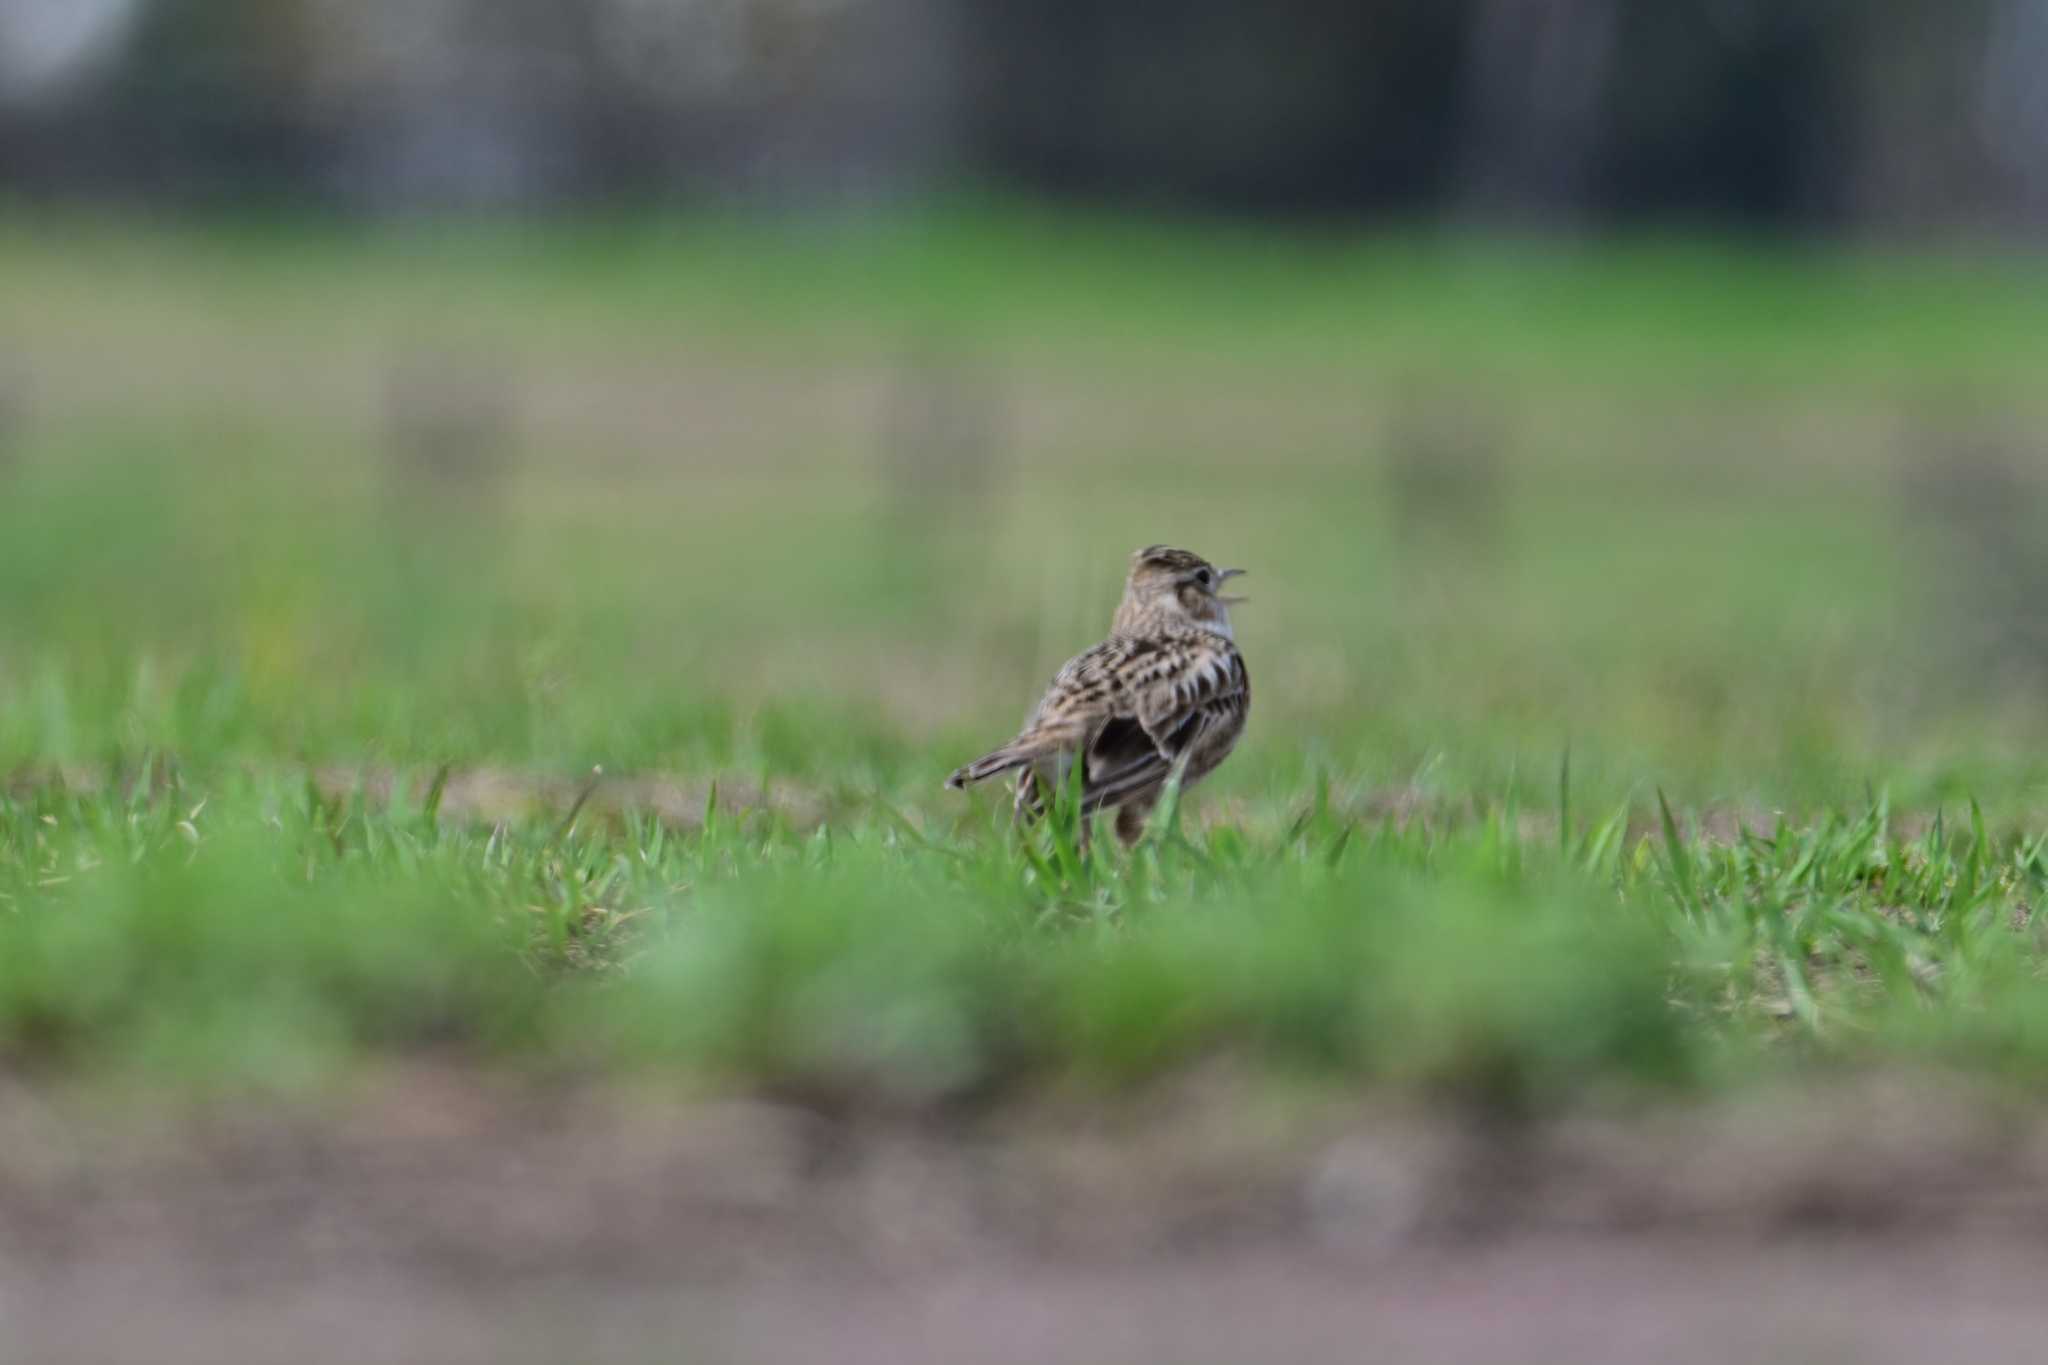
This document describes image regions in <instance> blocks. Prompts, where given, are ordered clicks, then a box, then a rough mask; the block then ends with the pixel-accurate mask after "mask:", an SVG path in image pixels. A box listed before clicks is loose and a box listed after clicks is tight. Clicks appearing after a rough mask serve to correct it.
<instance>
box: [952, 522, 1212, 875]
mask: <svg viewBox="0 0 2048 1365" xmlns="http://www.w3.org/2000/svg"><path fill="white" fill-rule="evenodd" d="M1239 572H1242V571H1241V570H1237V569H1226V570H1218V569H1217V568H1216V567H1215V566H1214V565H1212V564H1210V563H1209V562H1208V561H1207V560H1205V559H1203V558H1201V557H1200V556H1199V555H1194V554H1190V553H1188V552H1187V551H1186V550H1175V549H1170V548H1168V547H1166V546H1164V545H1148V546H1147V547H1145V548H1144V549H1142V550H1139V551H1138V552H1137V553H1135V554H1133V555H1132V556H1131V572H1130V577H1129V578H1128V580H1126V582H1125V585H1124V595H1123V600H1122V602H1121V603H1119V604H1118V606H1117V610H1116V617H1115V620H1114V621H1113V623H1112V624H1111V627H1110V636H1109V638H1108V639H1107V640H1104V641H1103V642H1102V643H1101V644H1099V645H1097V646H1095V648H1093V649H1091V650H1088V651H1087V652H1086V653H1083V654H1080V655H1077V656H1076V657H1074V658H1073V659H1071V660H1069V661H1068V662H1067V665H1066V666H1065V667H1064V668H1062V669H1060V671H1059V673H1058V674H1057V675H1055V676H1054V678H1053V680H1052V685H1051V686H1050V687H1048V688H1047V689H1046V693H1045V696H1044V697H1043V698H1041V699H1040V701H1039V703H1038V706H1037V707H1036V709H1034V710H1033V711H1032V713H1031V718H1030V719H1029V720H1027V721H1026V722H1025V723H1024V729H1023V731H1022V732H1021V733H1019V734H1018V736H1017V737H1016V738H1015V739H1013V740H1011V741H1010V742H1009V743H1008V744H1005V745H1003V746H1002V747H1001V748H999V749H996V750H995V751H993V752H992V753H989V754H987V755H984V756H983V757H981V758H978V759H976V760H975V761H974V762H972V763H970V764H968V765H967V766H966V767H964V768H961V769H960V770H959V771H958V772H956V773H954V774H953V775H952V776H951V777H949V778H947V779H946V785H947V786H949V787H964V786H967V785H968V784H969V783H973V782H980V781H983V780H985V779H987V778H991V777H995V776H997V775H999V774H1002V773H1006V772H1016V773H1017V798H1016V799H1017V810H1018V812H1019V814H1020V815H1031V814H1036V813H1037V812H1038V810H1039V809H1040V807H1041V805H1042V802H1041V799H1040V790H1041V787H1042V785H1043V784H1045V783H1048V782H1051V783H1057V782H1060V781H1062V780H1064V779H1065V777H1066V774H1067V772H1068V770H1069V766H1070V765H1071V763H1072V762H1073V760H1074V757H1075V756H1076V755H1077V754H1078V755H1082V756H1083V765H1082V771H1081V801H1082V809H1083V810H1084V811H1085V812H1086V813H1087V814H1090V815H1092V814H1094V813H1095V812H1097V811H1101V810H1112V809H1113V810H1115V811H1116V812H1117V820H1116V831H1117V836H1118V837H1119V838H1121V839H1122V840H1123V841H1124V842H1125V843H1130V842H1132V841H1133V840H1135V839H1136V838H1137V837H1138V835H1139V834H1140V833H1141V832H1142V831H1143V829H1144V824H1145V816H1146V814H1147V813H1148V812H1149V811H1150V810H1151V809H1152V805H1153V803H1154V802H1155V801H1157V800H1158V798H1159V793H1160V790H1161V788H1163V787H1164V786H1165V784H1166V780H1167V778H1168V776H1169V775H1170V774H1171V772H1172V770H1173V766H1174V764H1175V763H1176V762H1181V763H1184V765H1185V766H1184V768H1183V770H1182V777H1181V785H1182V786H1183V788H1186V787H1189V786H1192V785H1193V784H1194V783H1196V782H1198V781H1200V780H1201V779H1202V778H1204V777H1206V776H1208V774H1209V773H1210V772H1212V771H1213V770H1214V769H1215V767H1216V765H1217V764H1219V763H1221V762H1222V761H1223V760H1224V758H1225V757H1226V756H1228V755H1229V753H1230V750H1231V748H1232V746H1233V745H1235V744H1236V743H1237V739H1238V736H1239V735H1240V734H1242V733H1243V731H1244V723H1245V717H1246V714H1247V713H1248V711H1249V710H1250V707H1251V680H1250V677H1249V676H1248V675H1247V673H1246V672H1245V666H1244V659H1243V656H1241V655H1240V654H1239V653H1238V651H1237V644H1236V642H1235V641H1234V640H1233V638H1232V636H1231V629H1230V611H1229V608H1230V606H1231V605H1232V604H1233V603H1235V602H1238V601H1241V600H1242V599H1240V598H1230V597H1222V596H1219V595H1218V592H1217V590H1218V589H1219V588H1221V587H1222V585H1223V583H1224V582H1225V581H1226V580H1227V579H1229V578H1231V577H1232V576H1234V575H1235V574H1237V573H1239Z"/></svg>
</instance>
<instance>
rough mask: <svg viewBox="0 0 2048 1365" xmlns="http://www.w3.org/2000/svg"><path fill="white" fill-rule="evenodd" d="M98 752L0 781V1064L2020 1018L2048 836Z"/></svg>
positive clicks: (969, 1093) (1770, 1046)
mask: <svg viewBox="0 0 2048 1365" xmlns="http://www.w3.org/2000/svg"><path fill="white" fill-rule="evenodd" d="M130 776H131V777H133V778H135V779H136V780H134V781H133V782H132V783H131V784H129V794H128V795H126V796H123V795H121V794H120V792H119V791H118V790H106V791H101V792H96V793H78V792H70V791H66V790H64V789H63V787H62V786H61V784H57V783H51V784H48V785H46V786H44V787H43V788H42V789H40V790H38V791H37V792H35V793H34V794H33V795H30V796H27V797H25V798H15V799H9V800H7V801H5V802H4V803H0V1039H5V1040H6V1052H7V1055H8V1058H9V1060H10V1061H11V1062H12V1063H14V1064H16V1065H19V1066H25V1067H29V1068H32V1069H43V1068H60V1069H62V1068H84V1069H87V1070H89V1071H93V1072H105V1071H111V1072H113V1073H114V1074H134V1075H137V1076H147V1077H152V1078H155V1079H156V1080H159V1081H161V1080H163V1079H165V1078H166V1077H168V1078H172V1079H188V1080H198V1081H204V1082H210V1083H218V1082H221V1081H224V1080H225V1081H235V1082H246V1081H253V1082H258V1083H263V1084H268V1085H277V1084H283V1085H291V1084H295V1083H311V1082H317V1081H319V1080H321V1079H323V1078H325V1077H328V1076H330V1075H332V1074H334V1071H335V1069H336V1068H339V1067H345V1066H348V1065H351V1064H354V1063H357V1062H360V1061H361V1060H363V1059H365V1058H375V1057H378V1056H389V1055H402V1054H404V1053H407V1052H412V1051H418V1050H423V1049H427V1050H438V1051H441V1052H443V1053H450V1052H452V1053H453V1054H454V1055H457V1056H462V1057H467V1058H469V1059H471V1060H478V1061H485V1060H488V1061H496V1062H501V1063H508V1064H516V1065H521V1066H528V1067H540V1068H562V1067H568V1068H572V1069H576V1068H588V1067H592V1066H596V1067H600V1068H616V1069H621V1070H624V1071H628V1072H630V1071H634V1070H642V1069H654V1070H669V1071H672V1070H673V1069H674V1068H675V1067H677V1066H679V1065H680V1066H681V1067H682V1068H683V1069H684V1074H688V1075H694V1076H699V1077H706V1078H714V1079H717V1078H724V1079H732V1080H736V1081H738V1082H740V1083H747V1084H756V1083H759V1084H768V1085H771V1086H775V1087H779V1088H786V1089H789V1090H793V1091H796V1092H799V1093H807V1094H818V1095H827V1096H836V1097H839V1098H840V1099H843V1100H849V1101H851V1100H858V1099H860V1098H862V1097H865V1098H867V1099H869V1100H873V1101H877V1102H884V1103H914V1104H926V1103H935V1102H941V1101H949V1102H950V1101H959V1100H968V1099H973V1098H976V1097H980V1096H987V1095H990V1094H997V1093H1004V1092H1008V1091H1011V1090H1014V1089H1016V1088H1017V1087H1020V1086H1027V1085H1032V1084H1042V1083H1065V1082H1075V1083H1080V1084H1103V1083H1117V1082H1122V1081H1127V1080H1130V1079H1133V1078H1142V1077H1144V1076H1146V1075H1149V1074H1153V1073H1156V1072H1158V1071H1160V1070H1162V1069H1167V1068H1171V1067H1173V1066H1174V1065H1176V1064H1181V1063H1187V1062H1190V1061H1193V1060H1197V1059H1200V1058H1203V1057H1206V1056H1211V1055H1214V1054H1217V1053H1224V1054H1229V1055H1233V1056H1236V1057H1239V1058H1242V1059H1245V1060H1248V1061H1251V1062H1254V1063H1257V1064H1259V1065H1261V1066H1266V1067H1271V1068H1274V1069H1277V1070H1280V1071H1282V1072H1285V1073H1288V1074H1297V1075H1307V1076H1312V1077H1321V1078H1324V1079H1338V1080H1375V1081H1384V1082H1389V1083H1395V1084H1400V1085H1406V1086H1412V1087H1419V1088H1421V1089H1423V1090H1425V1091H1427V1092H1430V1093H1445V1094H1449V1095H1452V1096H1455V1097H1460V1098H1469V1099H1474V1100H1478V1101H1483V1102H1486V1103H1489V1104H1508V1105H1513V1106H1527V1105H1549V1104H1557V1103H1563V1102H1566V1101H1569V1100H1570V1099H1572V1098H1575V1097H1579V1096H1582V1095H1584V1094H1585V1093H1586V1092H1588V1091H1589V1090H1595V1089H1600V1088H1605V1087H1611V1086H1612V1085H1613V1084H1615V1083H1617V1082H1628V1083H1634V1084H1637V1085H1642V1086H1650V1087H1669V1086H1684V1085H1689V1084H1697V1083H1703V1082H1709V1081H1714V1080H1717V1079H1727V1078H1728V1077H1730V1076H1733V1075H1739V1074H1742V1073H1743V1072H1745V1071H1746V1070H1748V1069H1750V1068H1752V1067H1754V1066H1756V1065H1758V1064H1773V1059H1774V1058H1776V1059H1778V1060H1779V1061H1782V1060H1784V1059H1786V1058H1788V1057H1798V1056H1811V1057H1835V1058H1848V1059H1854V1058H1859V1057H1861V1058H1872V1057H1878V1056H1884V1055H1897V1054H1907V1055H1916V1056H1923V1057H1937V1058H1942V1059H1947V1060H1955V1061H1959V1062H1963V1063H1967V1064H1971V1065H1978V1066H1984V1067H1988V1068H1992V1069H2002V1068H2005V1067H2008V1066H2020V1067H2034V1066H2038V1065H2039V1064H2040V1063H2041V1061H2042V1060H2043V1055H2042V1051H2041V1049H2042V1046H2043V1043H2044V1042H2048V1032H2044V1028H2048V1006H2044V1005H2043V1003H2042V996H2041V990H2040V984H2041V983H2040V981H2039V975H2040V970H2041V962H2042V957H2041V950H2042V938H2041V933H2040V930H2039V927H2038V926H2037V925H2036V923H2035V920H2034V916H2033V912H2032V908H2031V907H2032V905H2033V903H2034V902H2035V901H2037V900H2038V898H2039V896H2040V894H2041V891H2042V889H2043V887H2044V885H2048V856H2044V844H2048V839H2044V838H2042V837H2039V836H2036V837H2034V838H2031V839H2020V838H2015V837H2005V838H1996V837H1993V836H1991V835H1990V834H1988V833H1987V832H1986V830H1985V829H1984V827H1983V825H1982V824H1981V821H1980V820H1978V819H1977V818H1976V817H1975V813H1974V812H1957V813H1955V816H1956V818H1954V819H1947V818H1942V819H1937V820H1936V821H1935V822H1934V823H1932V824H1929V825H1928V826H1927V827H1926V828H1925V829H1923V830H1920V831H1918V832H1908V831H1905V830H1903V829H1901V828H1900V827H1899V823H1898V822H1896V821H1894V820H1893V819H1892V818H1891V816H1890V814H1889V812H1888V811H1887V809H1886V807H1885V806H1884V805H1883V804H1882V803H1881V802H1880V803H1879V804H1878V805H1876V806H1874V807H1872V808H1870V809H1868V810H1866V811H1864V812H1862V813H1860V814H1857V815H1854V816H1849V817H1841V818H1830V819H1827V820H1824V821H1821V822H1819V823H1817V824H1813V825H1809V826H1804V827H1797V826H1790V827H1785V828H1782V829H1779V830H1775V831H1768V832H1766V831H1742V832H1739V833H1738V834H1736V835H1735V836H1734V837H1732V838H1706V837H1703V836H1700V835H1698V834H1695V833H1692V832H1689V831H1688V830H1687V829H1685V828H1684V822H1683V821H1682V820H1681V819H1680V818H1679V817H1677V816H1675V815H1670V816H1667V817H1666V820H1665V824H1664V828H1663V829H1662V830H1661V831H1658V832H1650V831H1645V830H1641V829H1634V828H1631V825H1630V811H1629V810H1628V809H1627V808H1617V809H1615V810H1613V811H1612V812H1606V813H1602V814H1601V815H1600V816H1599V817H1598V818H1593V819H1587V820H1584V821H1583V822H1581V821H1574V822H1572V823H1571V824H1569V825H1567V826H1559V825H1558V824H1557V823H1556V821H1555V814H1556V812H1555V811H1549V812H1541V813H1535V812H1525V811H1518V810H1517V809H1516V808H1514V807H1513V806H1512V805H1508V804H1498V805H1492V806H1489V807H1488V808H1487V809H1485V810H1484V811H1483V812H1479V813H1474V814H1468V815H1466V816H1464V817H1462V818H1456V819H1448V820H1446V819H1442V818H1429V817H1425V816H1420V815H1418V816H1416V817H1414V818H1411V819H1407V820H1405V821H1404V820H1401V819H1399V818H1396V817H1393V816H1387V817H1383V818H1380V819H1368V820H1360V819H1357V818H1355V817H1353V816H1349V815H1347V814H1345V813H1344V812H1343V811H1342V809H1341V804H1340V802H1339V801H1336V800H1332V799H1331V798H1330V796H1329V794H1328V793H1327V791H1324V792H1319V793H1317V794H1314V795H1312V796H1310V797H1308V798H1305V799H1304V800H1303V801H1302V802H1300V803H1298V804H1297V805H1296V806H1294V807H1276V808H1273V809H1270V810H1265V811H1261V812H1259V813H1258V815H1257V816H1256V817H1255V818H1253V819H1250V820H1248V821H1247V822H1245V823H1244V824H1242V825H1238V824H1219V825H1215V826H1212V827H1210V828H1208V829H1207V830H1197V829H1193V828H1191V827H1188V826H1186V825H1185V824H1183V823H1182V822H1181V821H1179V820H1178V819H1175V818H1173V817H1172V816H1171V815H1169V816H1168V817H1167V818H1165V819H1163V820H1161V821H1157V822H1155V828H1154V830H1153V831H1152V833H1151V835H1150V836H1149V837H1148V839H1147V841H1146V842H1145V843H1144V844H1142V845H1141V846H1140V847H1139V848H1138V849H1137V850H1136V851H1135V852H1134V853H1132V854H1130V855H1128V856H1126V855H1124V854H1121V853H1115V852H1111V851H1110V841H1107V840H1098V841H1096V842H1095V844H1094V845H1093V849H1092V852H1091V853H1090V855H1088V856H1086V857H1083V856H1082V855H1080V854H1079V853H1077V852H1076V845H1075V843H1074V840H1073V838H1072V834H1071V829H1070V828H1067V827H1063V826H1060V825H1057V824H1055V825H1051V826H1048V827H1046V828H1043V829H1041V830H1039V831H1038V832H1037V833H1036V835H1035V836H1033V837H1025V838H1019V837H1017V836H1014V835H1012V834H1010V833H1009V832H1008V831H1006V830H1004V829H1003V828H1001V826H1000V825H999V824H998V823H997V822H996V821H995V820H994V819H993V818H992V819H991V820H990V821H989V822H988V823H987V824H983V823H982V822H980V821H974V822H970V824H969V826H968V828H966V829H965V830H961V831H957V832H956V831H946V830H938V829H929V828H927V829H924V830H920V829H919V828H918V827H917V825H916V824H914V823H913V822H911V821H909V820H908V819H906V818H905V817H903V816H901V815H899V814H898V813H896V812H894V811H893V810H891V809H889V808H887V807H885V806H882V805H879V804H877V805H875V806H873V807H872V808H870V809H869V810H867V811H865V812H862V813H859V814H854V815H849V816H846V817H843V818H842V819H841V820H840V821H838V822H836V823H832V824H827V825H823V826H820V827H817V828H815V829H809V830H804V829H799V828H794V827H792V825H791V823H790V821H789V820H788V819H787V818H785V817H783V816H781V815H777V814H773V813H769V812H763V811H750V810H745V809H728V808H724V807H722V806H720V805H718V804H717V802H716V800H715V798H714V799H713V800H712V801H710V802H707V810H706V812H705V817H704V820H703V823H702V824H701V826H700V827H697V828H694V829H689V830H680V829H673V828H670V827H668V826H665V825H664V824H662V823H660V822H658V821H655V820H652V819H650V818H647V817H645V816H641V815H636V814H631V813H628V814H626V815H624V816H622V817H613V818H605V819H596V818H591V817H589V816H588V815H586V814H584V813H578V814H576V815H575V816H572V817H571V818H569V819H566V820H564V819H560V818H555V817H550V818H536V819H533V820H529V821H525V822H521V823H517V824H509V823H508V824H500V825H498V826H495V827H490V828H484V827H466V826H454V825H451V823H450V822H449V821H447V820H445V819H442V818H440V815H439V813H438V812H437V811H436V810H435V809H434V808H433V802H434V800H435V794H434V792H433V791H432V789H431V786H430V787H429V789H428V790H427V791H426V792H424V793H418V794H416V795H413V796H408V795H407V794H406V792H407V790H408V789H406V788H405V787H404V786H403V784H401V788H400V794H399V796H398V797H397V799H396V800H395V801H393V802H392V803H390V804H382V803H377V802H373V801H371V800H368V799H366V798H365V796H364V794H363V793H362V792H361V791H358V792H356V793H355V794H353V795H350V794H347V793H337V794H335V795H333V796H327V795H323V794H322V793H321V792H320V791H319V790H318V789H316V788H314V787H312V786H311V785H310V784H305V783H297V784H295V783H293V782H292V781H291V780H289V779H288V778H282V777H279V778H253V777H239V778H224V779H222V780H221V781H220V782H219V783H218V784H215V785H211V788H210V790H208V791H206V792H205V793H204V794H202V791H201V789H200V788H199V786H198V785H196V784H192V783H189V782H185V781H182V780H178V779H176V778H175V777H174V775H172V774H171V773H169V772H167V771H166V770H163V769H161V768H153V769H152V770H151V772H150V773H147V774H131V775H130ZM151 779H154V780H151ZM1539 815H1540V816H1541V819H1540V820H1537V819H1536V817H1537V816H1539ZM1532 820H1534V821H1536V823H1543V822H1547V823H1548V825H1549V828H1548V829H1547V830H1535V831H1532V829H1531V828H1530V824H1531V822H1532Z"/></svg>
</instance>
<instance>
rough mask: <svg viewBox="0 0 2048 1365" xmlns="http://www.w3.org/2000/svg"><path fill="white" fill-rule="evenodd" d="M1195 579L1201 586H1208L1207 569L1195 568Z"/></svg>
mask: <svg viewBox="0 0 2048 1365" xmlns="http://www.w3.org/2000/svg"><path fill="white" fill-rule="evenodd" d="M1195 581H1196V582H1197V583H1200V584H1201V585H1202V586H1203V587H1205V588H1206V587H1208V586H1209V571H1208V570H1207V569H1197V570H1195Z"/></svg>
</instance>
